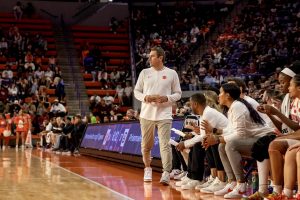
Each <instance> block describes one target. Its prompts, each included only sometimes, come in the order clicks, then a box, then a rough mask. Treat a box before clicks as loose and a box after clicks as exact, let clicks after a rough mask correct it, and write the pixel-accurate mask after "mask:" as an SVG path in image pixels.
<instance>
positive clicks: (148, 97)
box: [145, 95, 157, 103]
mask: <svg viewBox="0 0 300 200" xmlns="http://www.w3.org/2000/svg"><path fill="white" fill-rule="evenodd" d="M156 99H157V95H146V96H145V102H146V103H151V102H156Z"/></svg>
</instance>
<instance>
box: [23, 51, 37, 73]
mask: <svg viewBox="0 0 300 200" xmlns="http://www.w3.org/2000/svg"><path fill="white" fill-rule="evenodd" d="M24 68H25V70H28V69H29V68H31V69H32V70H33V71H34V70H35V64H34V63H33V55H32V54H31V52H30V51H28V52H27V54H26V55H25V64H24Z"/></svg>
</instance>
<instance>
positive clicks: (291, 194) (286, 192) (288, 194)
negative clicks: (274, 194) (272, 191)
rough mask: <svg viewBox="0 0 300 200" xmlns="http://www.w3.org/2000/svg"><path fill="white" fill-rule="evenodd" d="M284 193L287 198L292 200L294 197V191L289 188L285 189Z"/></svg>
mask: <svg viewBox="0 0 300 200" xmlns="http://www.w3.org/2000/svg"><path fill="white" fill-rule="evenodd" d="M283 193H284V194H285V196H287V197H288V198H291V197H292V196H293V191H292V190H290V189H287V188H284V189H283Z"/></svg>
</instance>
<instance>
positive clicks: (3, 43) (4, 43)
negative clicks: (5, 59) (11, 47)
mask: <svg viewBox="0 0 300 200" xmlns="http://www.w3.org/2000/svg"><path fill="white" fill-rule="evenodd" d="M7 48H8V44H7V40H6V39H5V37H3V38H1V41H0V52H5V50H6V49H7Z"/></svg>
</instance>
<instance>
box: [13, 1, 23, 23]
mask: <svg viewBox="0 0 300 200" xmlns="http://www.w3.org/2000/svg"><path fill="white" fill-rule="evenodd" d="M13 12H14V16H15V19H17V20H20V19H22V16H23V10H22V4H21V2H20V1H18V2H17V3H16V5H15V6H14V7H13Z"/></svg>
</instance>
